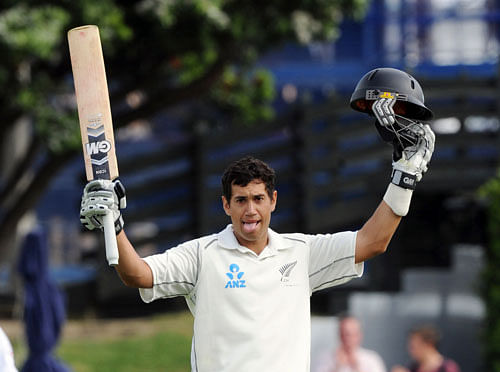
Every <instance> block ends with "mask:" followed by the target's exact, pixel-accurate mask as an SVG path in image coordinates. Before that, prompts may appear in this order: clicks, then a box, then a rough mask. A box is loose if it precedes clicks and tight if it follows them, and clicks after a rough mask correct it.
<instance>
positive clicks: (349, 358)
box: [316, 316, 386, 372]
mask: <svg viewBox="0 0 500 372" xmlns="http://www.w3.org/2000/svg"><path fill="white" fill-rule="evenodd" d="M339 338H340V347H339V348H338V349H337V350H335V351H330V352H328V354H325V355H324V356H323V358H322V360H321V361H320V362H319V363H318V368H317V369H316V372H386V368H385V364H384V362H383V360H382V358H381V357H380V356H379V355H378V354H377V353H376V352H375V351H372V350H368V349H364V348H362V347H361V342H362V339H363V333H362V331H361V324H360V322H359V321H358V319H356V318H354V317H352V316H346V317H342V318H341V320H340V322H339Z"/></svg>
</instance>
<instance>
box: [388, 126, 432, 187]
mask: <svg viewBox="0 0 500 372" xmlns="http://www.w3.org/2000/svg"><path fill="white" fill-rule="evenodd" d="M413 127H414V128H413V130H415V132H416V133H417V134H418V141H417V143H416V144H415V145H413V146H410V147H407V148H405V149H403V152H402V154H401V158H400V159H399V160H397V161H393V162H392V175H391V182H392V183H394V184H395V185H398V186H401V187H404V188H405V189H411V190H414V189H415V186H416V184H417V182H419V181H420V180H421V179H422V175H423V174H424V173H425V172H427V164H428V163H429V162H430V160H431V157H432V153H433V152H434V143H435V140H436V137H435V135H434V132H433V131H432V130H431V127H430V126H429V125H427V124H425V125H424V124H421V123H415V124H414V126H413Z"/></svg>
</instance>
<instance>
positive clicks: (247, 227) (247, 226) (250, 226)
mask: <svg viewBox="0 0 500 372" xmlns="http://www.w3.org/2000/svg"><path fill="white" fill-rule="evenodd" d="M256 229H257V222H251V223H248V222H246V223H245V222H244V223H243V231H245V232H246V233H252V232H254V231H255V230H256Z"/></svg>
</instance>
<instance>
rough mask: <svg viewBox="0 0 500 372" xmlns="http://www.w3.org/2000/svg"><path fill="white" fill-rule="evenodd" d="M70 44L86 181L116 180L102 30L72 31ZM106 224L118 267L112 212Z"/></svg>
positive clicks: (111, 260)
mask: <svg viewBox="0 0 500 372" xmlns="http://www.w3.org/2000/svg"><path fill="white" fill-rule="evenodd" d="M68 43H69V52H70V57H71V67H72V69H73V80H74V84H75V94H76V102H77V106H78V117H79V121H80V131H81V134H82V145H83V157H84V160H85V172H86V175H87V181H91V180H94V179H107V180H114V179H115V178H117V177H118V164H117V160H116V154H115V140H114V136H113V123H112V119H111V105H110V103H109V93H108V84H107V81H106V71H105V68H104V58H103V54H102V47H101V38H100V36H99V28H98V27H97V26H93V25H88V26H81V27H76V28H73V29H71V30H69V31H68ZM103 225H104V241H105V244H106V259H107V261H108V264H109V265H110V266H115V265H118V247H117V244H116V235H115V227H114V221H113V216H112V214H111V213H107V214H106V215H105V216H104V217H103Z"/></svg>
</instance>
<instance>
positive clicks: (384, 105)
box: [372, 95, 396, 127]
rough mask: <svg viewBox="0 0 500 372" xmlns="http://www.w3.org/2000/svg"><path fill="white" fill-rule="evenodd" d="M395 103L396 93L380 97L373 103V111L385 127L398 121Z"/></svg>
mask: <svg viewBox="0 0 500 372" xmlns="http://www.w3.org/2000/svg"><path fill="white" fill-rule="evenodd" d="M395 103H396V95H393V96H391V97H387V98H379V99H377V100H376V101H375V103H373V106H372V111H373V113H374V114H375V117H376V118H377V120H378V122H379V123H380V125H382V126H383V127H389V126H391V125H393V124H394V123H395V122H396V115H395V114H394V110H393V107H394V104H395Z"/></svg>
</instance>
